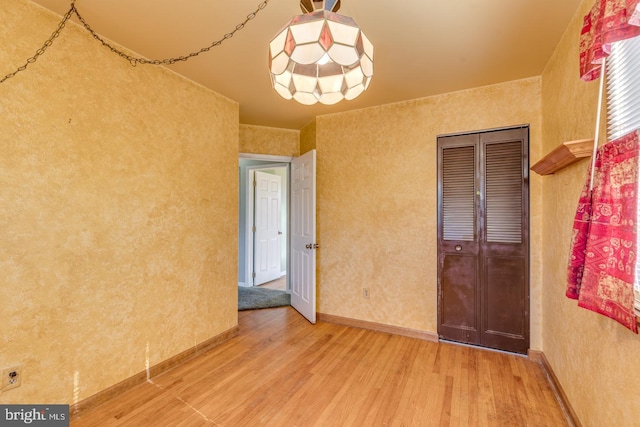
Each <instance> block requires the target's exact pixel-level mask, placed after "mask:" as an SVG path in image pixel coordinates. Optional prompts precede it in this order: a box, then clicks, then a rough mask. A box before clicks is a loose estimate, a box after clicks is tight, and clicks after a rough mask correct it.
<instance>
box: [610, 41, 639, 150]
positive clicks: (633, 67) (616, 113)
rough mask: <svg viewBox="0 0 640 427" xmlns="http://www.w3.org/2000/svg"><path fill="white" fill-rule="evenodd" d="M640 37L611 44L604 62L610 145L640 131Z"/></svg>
mask: <svg viewBox="0 0 640 427" xmlns="http://www.w3.org/2000/svg"><path fill="white" fill-rule="evenodd" d="M639 79H640V37H634V38H632V39H627V40H623V41H621V42H617V43H614V44H613V46H612V48H611V55H610V56H609V58H608V59H607V110H608V111H607V136H608V139H609V141H611V140H614V139H616V138H619V137H621V136H623V135H626V134H627V133H629V132H631V131H632V130H634V129H637V128H639V127H640V80H639Z"/></svg>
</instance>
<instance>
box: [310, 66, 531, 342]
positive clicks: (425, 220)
mask: <svg viewBox="0 0 640 427" xmlns="http://www.w3.org/2000/svg"><path fill="white" fill-rule="evenodd" d="M540 99H541V98H540V79H539V78H530V79H525V80H520V81H515V82H509V83H504V84H500V85H496V86H488V87H482V88H478V89H473V90H468V91H462V92H456V93H449V94H445V95H441V96H434V97H430V98H424V99H418V100H414V101H410V102H404V103H398V104H391V105H384V106H380V107H375V108H369V109H366V110H359V111H353V112H348V113H343V114H334V115H328V116H322V117H318V118H317V129H316V135H317V150H318V226H319V230H320V234H319V236H320V238H319V240H320V244H321V248H322V249H321V250H320V251H318V271H319V276H318V287H319V295H318V297H319V306H318V310H319V311H320V312H322V313H325V314H332V315H337V316H343V317H348V318H354V319H360V320H366V321H372V322H379V323H384V324H390V325H396V326H401V327H406V328H412V329H418V330H423V331H429V332H436V331H437V247H436V241H437V167H436V166H437V136H438V135H441V134H449V133H458V132H466V131H475V130H483V129H491V128H497V127H505V126H512V125H520V124H530V125H531V128H530V131H531V136H530V145H531V152H532V156H534V155H535V154H534V153H536V152H537V151H539V148H538V146H539V145H540V137H541V107H540ZM531 181H532V182H531V190H532V191H531V194H532V199H531V230H532V241H531V264H532V265H531V267H532V271H536V269H539V265H540V238H541V237H540V233H539V232H538V230H539V229H540V207H539V206H540V203H539V200H538V199H536V198H535V197H534V196H533V195H538V194H539V189H538V187H539V185H540V181H539V179H538V178H537V177H532V180H531ZM536 197H537V196H536ZM363 287H368V288H369V290H370V298H369V299H363V298H362V288H363ZM540 289H541V281H540V276H539V275H537V274H536V275H533V274H532V277H531V300H532V302H531V306H532V314H531V346H532V348H536V349H540V348H541V334H542V331H541V325H540V313H539V307H540V300H541V292H540Z"/></svg>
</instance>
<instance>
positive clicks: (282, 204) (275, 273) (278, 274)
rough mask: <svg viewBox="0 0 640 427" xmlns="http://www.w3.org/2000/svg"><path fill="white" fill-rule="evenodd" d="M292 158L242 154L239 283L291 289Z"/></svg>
mask: <svg viewBox="0 0 640 427" xmlns="http://www.w3.org/2000/svg"><path fill="white" fill-rule="evenodd" d="M290 161H291V158H290V157H281V156H256V155H241V156H240V160H239V183H240V185H239V193H240V194H239V209H238V213H239V227H238V232H239V239H238V286H243V287H253V286H260V287H263V288H269V289H277V290H283V291H287V292H288V291H289V289H290V287H289V284H288V280H287V268H288V263H289V260H288V253H289V245H288V241H289V176H290V172H289V170H290Z"/></svg>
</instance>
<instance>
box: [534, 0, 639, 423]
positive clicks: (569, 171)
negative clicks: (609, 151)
mask: <svg viewBox="0 0 640 427" xmlns="http://www.w3.org/2000/svg"><path fill="white" fill-rule="evenodd" d="M592 5H593V0H585V1H584V2H583V4H582V6H581V7H580V9H579V10H578V12H577V14H576V16H575V17H574V20H573V22H572V24H571V25H570V27H569V28H568V29H567V32H566V34H565V36H564V38H563V40H562V42H561V43H560V44H559V46H558V48H557V49H556V52H555V54H554V57H553V58H552V60H551V61H550V62H549V64H548V65H547V68H546V69H545V72H544V74H543V86H542V87H543V91H542V94H543V110H544V116H543V117H544V133H543V145H544V151H545V152H548V151H550V150H552V149H553V148H555V147H556V146H557V145H558V144H560V143H561V142H563V141H568V140H574V139H583V138H592V137H593V132H594V130H595V118H596V103H597V96H598V93H597V92H598V84H599V82H591V83H585V82H583V81H581V80H580V78H579V72H578V40H579V35H580V28H581V26H582V17H583V16H584V15H586V14H587V12H588V11H589V9H590V8H591V6H592ZM588 166H589V160H582V161H579V162H578V163H576V164H574V165H572V166H570V167H568V168H566V169H563V170H561V171H560V172H558V173H556V174H555V175H552V176H548V177H544V178H543V193H544V198H543V204H544V222H543V236H544V237H543V246H544V248H545V250H544V252H543V265H544V270H543V271H544V274H543V280H542V283H543V284H544V289H543V295H544V298H543V313H544V328H543V329H544V353H545V355H546V357H547V359H548V360H549V363H550V364H551V366H552V368H553V370H554V372H555V373H556V375H557V376H558V378H559V380H560V382H561V384H562V387H563V389H564V390H565V392H566V393H567V395H568V397H569V400H570V402H571V405H572V406H573V408H574V409H575V411H576V413H577V415H578V417H579V418H580V421H581V422H582V425H584V426H585V427H588V426H593V427H596V426H636V425H639V423H640V398H638V380H639V379H640V364H638V355H639V354H640V337H638V336H637V335H635V334H633V333H631V332H629V331H628V330H626V329H625V328H623V327H622V326H620V325H618V324H617V323H616V322H614V321H612V320H610V319H608V318H605V317H603V316H600V315H598V314H596V313H592V312H590V311H587V310H584V309H582V308H578V306H577V303H576V301H573V300H570V299H568V298H566V297H565V296H564V292H565V286H566V267H567V261H568V258H569V244H570V238H571V228H572V224H573V216H574V214H575V209H576V205H577V202H578V197H579V195H580V191H581V190H582V185H583V184H584V180H585V178H586V174H587V168H588Z"/></svg>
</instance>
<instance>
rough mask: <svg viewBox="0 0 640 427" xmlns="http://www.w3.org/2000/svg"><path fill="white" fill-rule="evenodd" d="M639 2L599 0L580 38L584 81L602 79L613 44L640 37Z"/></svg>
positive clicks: (585, 22) (586, 20) (585, 23)
mask: <svg viewBox="0 0 640 427" xmlns="http://www.w3.org/2000/svg"><path fill="white" fill-rule="evenodd" d="M638 2H639V0H596V4H595V5H594V6H593V8H592V9H591V12H589V14H588V15H587V16H585V17H584V24H583V27H582V32H581V34H580V78H582V80H585V81H591V80H595V79H597V78H598V77H599V76H600V67H601V65H602V60H603V59H604V58H606V57H607V56H609V53H610V52H611V44H612V43H615V42H617V41H620V40H624V39H628V38H631V37H635V36H637V35H640V4H639V3H638Z"/></svg>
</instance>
